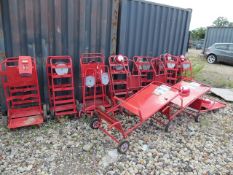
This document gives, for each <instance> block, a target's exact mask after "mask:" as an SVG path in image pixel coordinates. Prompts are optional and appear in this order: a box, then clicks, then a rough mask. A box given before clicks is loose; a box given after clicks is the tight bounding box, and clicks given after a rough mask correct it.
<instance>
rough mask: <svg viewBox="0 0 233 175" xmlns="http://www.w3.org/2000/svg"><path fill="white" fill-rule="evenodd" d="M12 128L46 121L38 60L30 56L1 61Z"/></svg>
mask: <svg viewBox="0 0 233 175" xmlns="http://www.w3.org/2000/svg"><path fill="white" fill-rule="evenodd" d="M0 64H1V65H0V73H1V79H2V86H3V89H4V94H5V98H6V106H7V110H8V111H7V113H8V114H7V115H8V121H7V126H8V128H10V129H13V128H19V127H23V126H31V125H40V124H42V123H43V121H44V117H43V110H42V105H41V99H40V91H39V84H38V76H37V69H36V61H35V59H34V58H31V57H30V56H19V57H14V58H6V59H4V60H3V61H1V63H0Z"/></svg>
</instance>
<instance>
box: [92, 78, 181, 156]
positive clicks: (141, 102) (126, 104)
mask: <svg viewBox="0 0 233 175" xmlns="http://www.w3.org/2000/svg"><path fill="white" fill-rule="evenodd" d="M178 94H179V92H178V91H177V89H175V88H173V87H169V86H167V85H165V84H161V83H159V82H158V83H156V82H152V83H151V84H149V85H148V86H145V87H144V88H142V89H141V90H139V91H138V92H137V93H135V94H134V95H132V96H130V97H129V98H127V99H125V100H123V99H120V98H118V97H115V99H116V100H118V101H119V103H118V104H117V105H115V106H114V107H112V108H110V109H108V110H107V111H105V112H104V111H101V110H99V109H96V113H95V115H96V117H95V118H93V119H92V120H91V123H90V125H91V127H92V128H93V129H97V128H99V129H100V130H102V131H103V132H104V133H105V134H107V135H108V136H109V137H110V138H112V139H113V140H114V141H115V142H117V143H118V144H119V145H118V151H119V152H120V153H125V152H126V151H127V150H128V148H129V142H128V141H126V140H125V139H126V138H127V136H128V135H129V134H130V133H131V132H132V131H134V130H135V129H136V128H138V127H139V126H141V125H142V124H143V123H144V122H146V121H147V120H148V119H150V118H152V117H153V115H154V114H155V113H157V112H159V111H160V110H162V109H163V108H164V107H165V106H166V105H168V104H169V103H170V102H171V101H172V100H173V99H174V98H176V97H177V96H178ZM122 109H123V110H122ZM117 110H121V111H124V110H126V111H129V112H130V113H132V114H133V115H135V116H133V115H132V116H131V117H136V118H139V122H138V123H136V124H135V125H134V126H132V127H131V128H129V129H124V128H123V122H122V121H119V120H118V119H116V118H115V117H113V114H115V113H114V112H115V111H117ZM103 121H105V122H106V123H107V124H108V127H107V128H104V127H103V126H102V123H103ZM113 129H115V130H117V131H119V132H120V133H121V135H122V138H121V139H117V138H116V136H114V135H113V134H112V132H111V130H113Z"/></svg>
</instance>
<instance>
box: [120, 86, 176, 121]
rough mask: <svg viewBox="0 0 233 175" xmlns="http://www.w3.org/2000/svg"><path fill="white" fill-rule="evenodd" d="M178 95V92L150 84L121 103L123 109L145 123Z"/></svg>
mask: <svg viewBox="0 0 233 175" xmlns="http://www.w3.org/2000/svg"><path fill="white" fill-rule="evenodd" d="M177 95H178V90H176V89H174V88H172V87H169V86H166V85H158V84H153V83H152V84H149V85H148V86H146V87H145V88H143V89H141V90H140V91H139V92H137V93H136V94H135V95H133V96H131V97H130V98H128V99H126V100H120V101H121V107H123V108H125V109H127V110H129V111H130V112H132V113H134V114H136V115H138V114H139V117H140V118H141V119H142V120H143V121H145V120H147V119H148V118H150V117H151V116H152V115H153V114H155V113H156V112H158V111H159V110H160V109H161V108H163V107H164V106H166V105H167V104H168V103H169V102H170V101H171V100H172V99H174V98H175V97H176V96H177Z"/></svg>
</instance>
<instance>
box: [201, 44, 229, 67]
mask: <svg viewBox="0 0 233 175" xmlns="http://www.w3.org/2000/svg"><path fill="white" fill-rule="evenodd" d="M204 55H205V57H206V59H207V62H208V63H210V64H214V63H217V62H224V63H229V64H233V43H215V44H213V45H212V46H210V47H209V48H207V49H206V50H205V52H204Z"/></svg>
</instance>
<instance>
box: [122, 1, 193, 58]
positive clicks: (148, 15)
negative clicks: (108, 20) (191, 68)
mask: <svg viewBox="0 0 233 175" xmlns="http://www.w3.org/2000/svg"><path fill="white" fill-rule="evenodd" d="M121 2H122V3H121V6H120V11H121V13H120V22H119V23H120V25H119V26H120V27H119V38H118V51H119V53H122V54H124V55H127V56H128V57H132V56H134V55H147V56H158V55H160V54H162V53H166V52H169V53H171V54H174V55H178V54H184V53H185V52H186V50H187V45H188V36H189V25H190V19H191V12H192V11H191V9H182V8H177V7H172V6H167V5H162V4H157V3H153V2H148V1H141V0H124V1H121Z"/></svg>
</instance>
